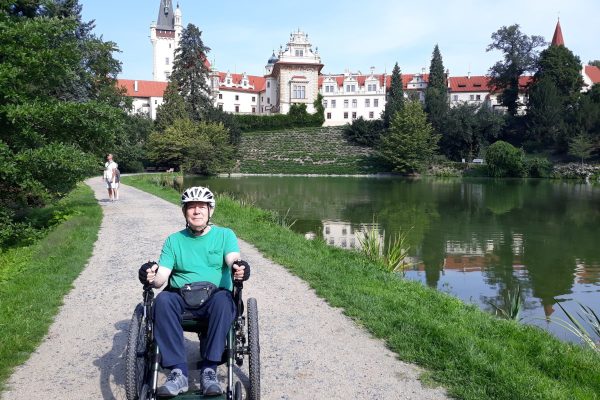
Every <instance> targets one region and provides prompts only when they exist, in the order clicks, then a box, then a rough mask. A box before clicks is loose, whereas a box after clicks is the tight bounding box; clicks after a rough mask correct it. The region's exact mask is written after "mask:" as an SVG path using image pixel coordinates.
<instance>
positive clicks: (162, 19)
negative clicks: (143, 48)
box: [150, 0, 183, 81]
mask: <svg viewBox="0 0 600 400" xmlns="http://www.w3.org/2000/svg"><path fill="white" fill-rule="evenodd" d="M182 30H183V25H182V22H181V10H180V9H179V4H177V9H176V10H175V11H173V3H172V1H171V0H161V1H160V7H159V9H158V19H157V20H156V21H155V22H153V23H152V25H150V41H151V42H152V56H153V63H152V66H153V67H152V79H153V80H155V81H168V80H169V77H170V76H171V71H172V70H173V61H174V59H175V49H177V47H178V46H179V40H180V38H181V31H182Z"/></svg>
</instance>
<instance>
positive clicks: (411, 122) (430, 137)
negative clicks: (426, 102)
mask: <svg viewBox="0 0 600 400" xmlns="http://www.w3.org/2000/svg"><path fill="white" fill-rule="evenodd" d="M438 140H439V135H437V134H435V133H434V132H433V128H432V126H431V124H430V123H429V122H427V117H426V115H425V112H424V111H423V108H422V107H421V104H420V103H418V102H408V103H406V104H405V105H404V107H403V108H402V109H401V110H400V111H399V112H397V113H396V114H395V116H394V118H393V119H392V121H391V126H390V128H389V130H388V132H387V133H386V134H384V135H383V137H382V138H381V144H380V147H379V153H380V155H381V157H382V158H383V159H385V160H386V161H387V162H388V163H389V164H390V166H391V167H392V169H393V171H394V172H400V173H414V172H419V171H422V170H423V169H425V168H426V167H427V165H428V163H429V162H430V161H431V159H432V158H433V155H434V154H435V152H436V150H437V143H438Z"/></svg>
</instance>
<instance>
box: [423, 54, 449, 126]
mask: <svg viewBox="0 0 600 400" xmlns="http://www.w3.org/2000/svg"><path fill="white" fill-rule="evenodd" d="M446 82H447V80H446V74H445V72H444V63H443V61H442V54H441V53H440V49H439V47H438V45H437V44H436V45H435V48H434V49H433V55H432V56H431V64H430V66H429V82H428V84H427V89H426V90H425V112H426V113H427V117H428V119H429V122H431V124H432V125H433V128H434V129H435V130H436V131H437V132H440V130H441V126H442V124H443V122H442V121H443V119H444V116H445V115H446V112H447V111H448V86H447V83H446Z"/></svg>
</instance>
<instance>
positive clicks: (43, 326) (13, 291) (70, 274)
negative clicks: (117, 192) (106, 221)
mask: <svg viewBox="0 0 600 400" xmlns="http://www.w3.org/2000/svg"><path fill="white" fill-rule="evenodd" d="M59 206H60V215H61V218H63V219H65V221H64V222H63V223H61V224H60V225H58V226H57V227H56V228H54V229H53V230H52V231H51V232H50V233H49V234H48V235H47V236H46V237H45V238H43V239H41V240H40V241H39V242H37V243H36V244H33V245H31V246H29V247H23V248H14V249H10V250H7V251H5V252H3V253H2V254H0V338H2V340H1V341H0V392H2V391H3V389H4V388H5V383H6V380H7V379H8V377H9V376H10V374H11V372H12V371H13V369H14V368H15V367H16V366H18V365H20V364H21V363H23V362H24V361H25V360H27V358H29V355H30V354H31V353H32V352H33V351H34V350H35V349H36V347H37V346H38V344H39V343H40V342H41V340H42V338H43V337H44V335H45V334H46V332H47V331H48V327H49V326H50V324H51V323H52V321H53V319H54V316H55V315H56V313H57V312H58V309H59V307H60V305H61V304H62V299H63V297H64V296H65V294H67V293H68V291H69V290H70V289H71V287H72V285H71V284H72V282H73V281H74V280H75V278H76V277H77V276H78V275H79V273H80V272H81V271H82V270H83V268H84V267H85V265H86V263H87V260H88V259H89V257H90V255H91V254H92V249H93V246H94V243H95V242H96V238H97V234H98V229H99V226H100V222H101V221H102V211H101V209H100V206H99V205H98V203H97V201H96V199H95V198H94V194H93V192H92V190H91V189H90V188H89V187H88V186H85V185H83V184H80V185H79V186H78V187H77V188H76V189H75V190H74V191H73V192H71V193H70V194H69V195H68V196H67V197H66V198H65V199H63V200H61V202H60V204H59ZM56 367H57V370H56V371H57V374H58V373H60V365H57V366H56ZM82 368H83V367H82ZM31 379H35V377H31Z"/></svg>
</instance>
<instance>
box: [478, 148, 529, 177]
mask: <svg viewBox="0 0 600 400" xmlns="http://www.w3.org/2000/svg"><path fill="white" fill-rule="evenodd" d="M485 158H486V163H487V170H488V173H489V175H490V176H493V177H496V178H504V177H522V176H524V175H525V173H526V169H525V153H524V152H523V150H521V149H517V148H516V147H514V146H513V145H512V144H510V143H507V142H504V141H502V140H498V141H497V142H495V143H494V144H492V145H491V146H490V147H488V148H487V151H486V154H485Z"/></svg>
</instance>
